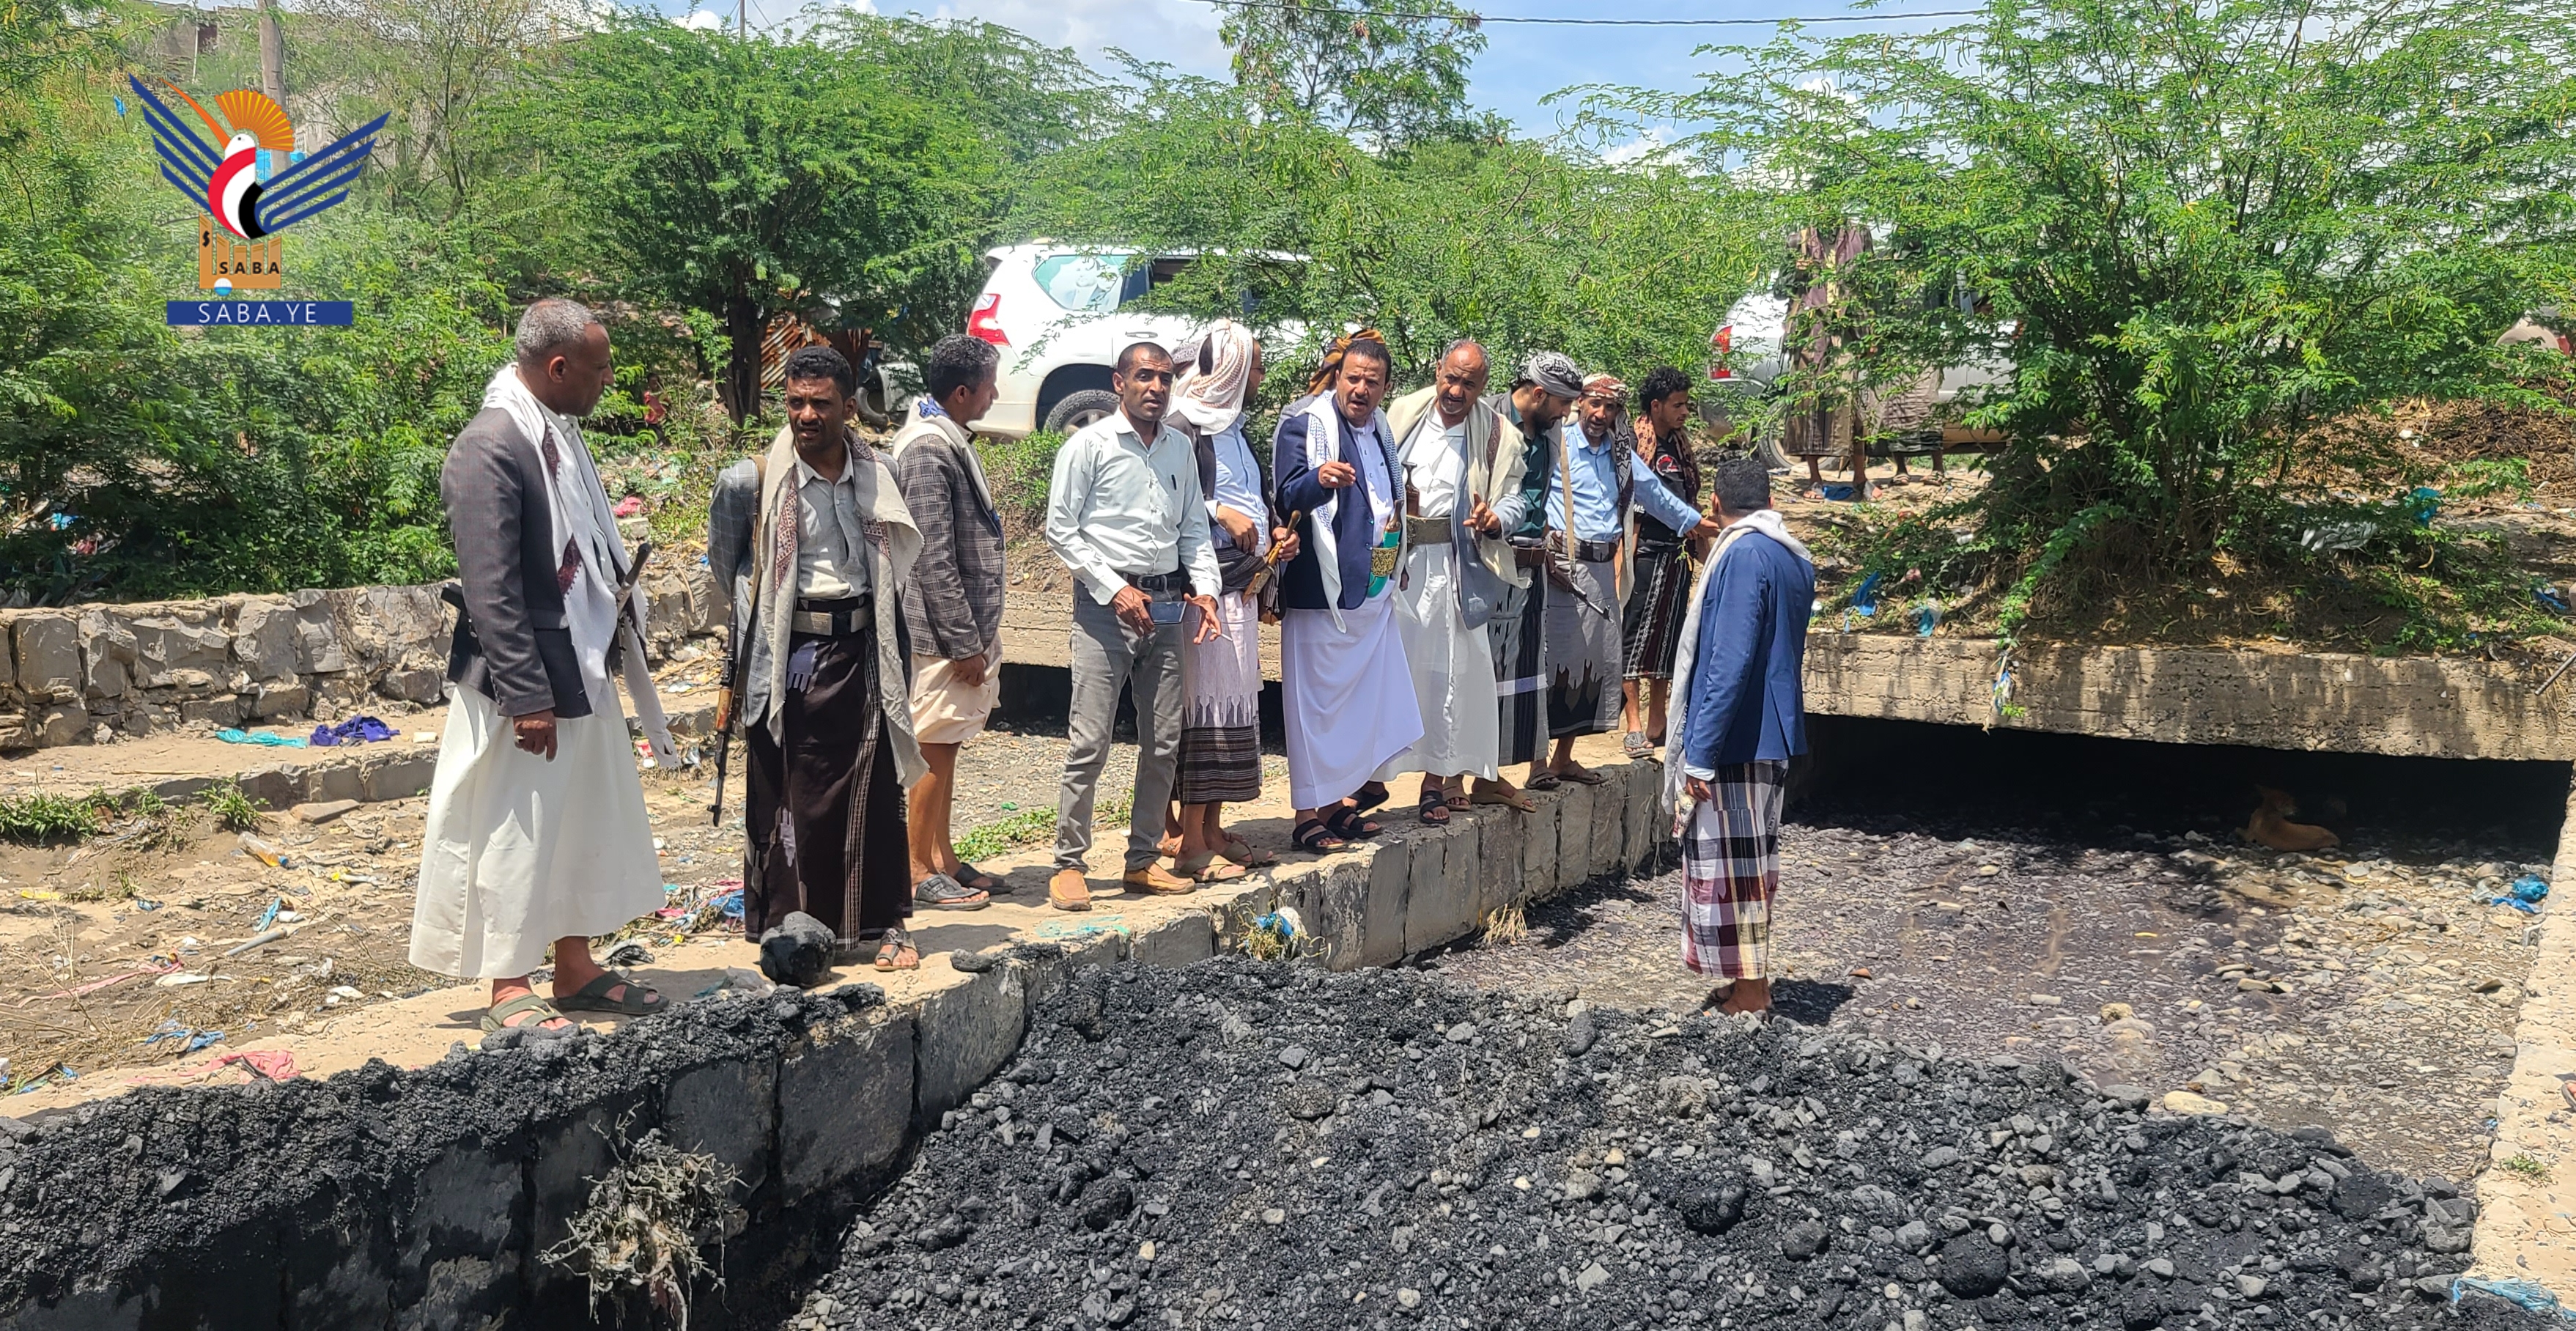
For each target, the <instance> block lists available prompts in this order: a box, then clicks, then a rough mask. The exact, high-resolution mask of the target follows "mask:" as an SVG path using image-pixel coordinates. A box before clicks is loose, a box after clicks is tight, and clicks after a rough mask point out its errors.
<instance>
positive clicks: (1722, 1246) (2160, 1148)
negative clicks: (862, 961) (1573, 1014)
mask: <svg viewBox="0 0 2576 1331" xmlns="http://www.w3.org/2000/svg"><path fill="white" fill-rule="evenodd" d="M1583 1015H1585V1016H1588V1017H1589V1018H1590V1025H1591V1027H1592V1037H1593V1038H1592V1040H1591V1042H1590V1044H1589V1046H1588V1047H1587V1048H1585V1049H1584V1050H1583V1051H1582V1052H1579V1053H1570V1052H1568V1049H1569V1042H1568V1040H1567V1038H1566V1037H1567V1032H1568V1027H1569V1025H1570V1024H1571V1019H1569V1018H1567V1017H1566V1016H1565V1015H1564V1007H1563V1004H1562V1000H1561V999H1558V1000H1548V999H1543V998H1540V997H1536V996H1534V995H1532V994H1529V993H1528V992H1527V991H1524V992H1521V993H1513V994H1498V993H1479V992H1475V991H1472V990H1468V989H1465V988H1463V987H1459V986H1455V985H1451V984H1448V983H1444V982H1440V981H1437V980H1431V979H1425V978H1423V977H1421V976H1419V975H1418V974H1411V973H1405V972H1388V971H1377V972H1361V973H1354V974H1345V975H1335V974H1329V973H1325V972H1321V971H1316V970H1312V969H1305V968H1292V967H1286V966H1278V965H1265V964H1261V963H1255V962H1249V961H1242V960H1237V959H1220V960H1217V961H1214V962H1210V963H1205V964H1202V965H1199V966H1195V967H1192V968H1190V969H1188V970H1186V971H1161V970H1150V969H1143V968H1134V967H1122V968H1117V969H1112V970H1099V969H1087V970H1085V971H1083V972H1081V973H1079V974H1078V975H1077V976H1076V977H1075V978H1074V979H1073V981H1072V982H1071V983H1070V984H1069V985H1068V986H1067V989H1066V991H1065V992H1063V993H1060V994H1058V995H1057V996H1056V997H1054V998H1052V999H1050V1000H1049V1005H1048V1006H1047V1007H1046V1008H1044V1009H1043V1010H1041V1011H1040V1013H1039V1014H1038V1015H1037V1016H1036V1017H1034V1018H1033V1019H1032V1021H1031V1023H1030V1028H1029V1033H1028V1035H1027V1037H1026V1040H1025V1042H1024V1043H1023V1045H1022V1048H1021V1051H1020V1054H1019V1057H1018V1058H1017V1060H1016V1061H1015V1062H1014V1063H1012V1064H1011V1065H1010V1066H1009V1067H1007V1068H1005V1069H1004V1070H1003V1071H1002V1072H1001V1073H1000V1074H999V1075H998V1076H997V1077H996V1078H995V1079H994V1080H993V1081H992V1082H990V1083H988V1085H987V1086H986V1088H985V1089H984V1090H983V1091H980V1092H978V1093H977V1094H976V1095H975V1096H974V1097H973V1100H972V1101H971V1104H970V1106H969V1107H968V1108H966V1109H962V1110H960V1111H959V1112H958V1113H956V1114H954V1115H952V1116H950V1118H949V1120H948V1125H947V1126H946V1127H945V1128H944V1129H943V1130H941V1131H939V1132H937V1133H935V1134H933V1135H932V1136H930V1137H929V1138H927V1139H925V1141H924V1142H923V1144H922V1146H921V1149H920V1152H919V1155H918V1156H917V1158H916V1160H915V1162H914V1164H913V1166H912V1167H911V1169H910V1170H909V1171H908V1172H907V1173H906V1174H905V1176H904V1177H903V1178H902V1179H901V1180H900V1181H899V1182H898V1183H897V1184H896V1186H895V1187H894V1188H893V1189H892V1190H891V1191H890V1192H889V1193H888V1194H887V1195H886V1196H884V1197H883V1198H881V1199H879V1200H878V1201H877V1202H876V1203H875V1204H874V1205H873V1206H872V1207H871V1208H869V1209H868V1210H867V1211H866V1212H865V1213H864V1214H863V1216H862V1219H861V1220H860V1221H859V1222H858V1223H857V1224H855V1225H854V1226H853V1227H852V1229H851V1230H850V1232H849V1234H848V1236H847V1238H846V1241H845V1244H844V1248H843V1252H842V1258H841V1263H840V1266H839V1269H838V1270H837V1271H836V1272H835V1273H834V1274H833V1275H832V1276H831V1277H830V1278H829V1279H828V1280H827V1281H826V1282H825V1283H824V1285H823V1287H822V1288H821V1289H820V1290H819V1291H817V1294H816V1296H815V1297H814V1299H813V1300H812V1301H811V1303H810V1304H809V1309H808V1313H807V1316H806V1324H807V1325H820V1326H831V1327H858V1326H866V1327H882V1326H908V1327H916V1328H943V1327H956V1328H966V1327H994V1326H1019V1327H1049V1328H1054V1327H1066V1328H1077V1329H1082V1331H1087V1329H1088V1328H1092V1327H1099V1326H1111V1327H1119V1326H1128V1325H1135V1326H1140V1327H1158V1328H1159V1327H1199V1326H1207V1327H1228V1328H1231V1327H1241V1328H1244V1329H1245V1331H1291V1329H1292V1328H1298V1329H1302V1328H1327V1327H1331V1328H1340V1327H1363V1326H1364V1327H1377V1326H1404V1325H1407V1324H1410V1323H1414V1322H1417V1321H1418V1322H1419V1324H1420V1325H1421V1326H1423V1327H1426V1328H1428V1327H1451V1326H1455V1327H1462V1328H1475V1327H1495V1326H1540V1325H1563V1326H1569V1327H1586V1328H1592V1327H1601V1328H1613V1327H1645V1326H1648V1325H1689V1326H1706V1327H1712V1328H1714V1327H1720V1326H1727V1327H1746V1328H1749V1327H1780V1328H1789V1327H1796V1328H1802V1329H1803V1328H1811V1327H1853V1328H1869V1329H1871V1331H1875V1328H1878V1327H1881V1326H1884V1325H1897V1326H1900V1327H1903V1328H1911V1329H1912V1331H1930V1329H1931V1328H1959V1327H1965V1326H1969V1325H1975V1326H1978V1327H1985V1328H2022V1327H2028V1328H2038V1327H2051V1328H2054V1327H2062V1326H2073V1325H2083V1326H2114V1327H2122V1328H2127V1329H2128V1331H2146V1328H2150V1327H2171V1328H2176V1329H2177V1331H2179V1328H2182V1327H2185V1326H2228V1327H2236V1326H2246V1327H2252V1326H2282V1327H2287V1326H2291V1325H2314V1326H2321V1327H2330V1328H2334V1327H2357V1326H2365V1325H2366V1326H2371V1327H2380V1326H2425V1325H2435V1324H2441V1325H2475V1326H2496V1327H2504V1326H2514V1327H2522V1326H2539V1325H2541V1324H2542V1323H2541V1322H2540V1321H2539V1319H2537V1318H2534V1317H2532V1316H2531V1315H2529V1314H2526V1313H2523V1312H2521V1311H2519V1310H2516V1309H2513V1308H2511V1307H2509V1306H2506V1305H2503V1304H2501V1303H2498V1302H2495V1301H2493V1300H2482V1299H2471V1300H2469V1301H2467V1302H2465V1303H2463V1304H2461V1305H2458V1306H2456V1307H2455V1306H2453V1305H2451V1304H2449V1303H2448V1302H2447V1301H2444V1300H2442V1299H2439V1298H2435V1297H2430V1296H2429V1292H2430V1291H2433V1290H2436V1289H2439V1290H2444V1291H2446V1290H2447V1288H2448V1280H2447V1277H2448V1275H2449V1273H2451V1272H2455V1271H2458V1270H2461V1269H2464V1268H2465V1266H2466V1264H2467V1259H2466V1257H2465V1255H2464V1254H2459V1253H2453V1252H2445V1251H2441V1250H2440V1248H2439V1247H2438V1246H2437V1244H2438V1243H2439V1241H2440V1236H2441V1235H2443V1234H2445V1233H2447V1232H2448V1231H2449V1230H2450V1229H2453V1228H2456V1227H2457V1226H2458V1224H2460V1223H2461V1217H2462V1216H2463V1215H2464V1214H2465V1212H2464V1210H2463V1204H2460V1203H2458V1201H2457V1197H2456V1193H2457V1189H2455V1188H2451V1187H2449V1185H2447V1184H2443V1183H2442V1182H2441V1181H2439V1180H2431V1181H2427V1182H2420V1183H2419V1182H2415V1181H2411V1180H2407V1179H2403V1178H2398V1177H2395V1176H2388V1175H2382V1174H2380V1173H2378V1172H2376V1171H2374V1170H2372V1169H2371V1168H2370V1167H2369V1166H2367V1165H2366V1164H2364V1163H2362V1162H2361V1161H2359V1160H2356V1159H2354V1158H2352V1157H2351V1156H2350V1155H2349V1154H2347V1153H2345V1152H2344V1151H2343V1150H2342V1149H2341V1148H2340V1147H2339V1146H2337V1145H2336V1144H2335V1143H2334V1141H2333V1139H2332V1138H2331V1137H2330V1136H2328V1135H2326V1134H2324V1133H2322V1132H2317V1131H2310V1132H2308V1133H2306V1134H2304V1135H2301V1136H2289V1135H2284V1134H2282V1133H2278V1132H2275V1131H2271V1130H2269V1129H2265V1128H2261V1127H2257V1126H2252V1125H2249V1124H2246V1123H2244V1122H2241V1121H2239V1120H2234V1119H2229V1118H2224V1117H2183V1116H2176V1115H2169V1114H2164V1113H2161V1112H2152V1111H2149V1110H2147V1109H2146V1107H2145V1104H2144V1101H2143V1100H2141V1099H2135V1098H2129V1097H2121V1098H2110V1097H2106V1096H2104V1095H2102V1094H2100V1093H2098V1092H2096V1091H2095V1090H2093V1089H2092V1087H2091V1086H2090V1085H2089V1084H2088V1083H2086V1082H2085V1081H2083V1080H2081V1079H2079V1078H2075V1077H2071V1076H2070V1075H2069V1071H2068V1069H2066V1068H2065V1067H2064V1066H2063V1065H2061V1064H2058V1063H2056V1062H2054V1061H2047V1062H2038V1061H2014V1060H2006V1061H1997V1062H1972V1061H1968V1060H1963V1059H1960V1058H1957V1057H1951V1056H1945V1055H1944V1054H1943V1053H1942V1052H1941V1051H1940V1050H1938V1049H1932V1048H1912V1047H1908V1046H1906V1045H1903V1044H1900V1043H1896V1042H1892V1041H1887V1040H1881V1039H1876V1038H1872V1037H1869V1036H1866V1035H1860V1034H1853V1033H1842V1032H1817V1031H1814V1030H1810V1029H1804V1028H1800V1027H1797V1026H1794V1025H1791V1024H1788V1023H1774V1024H1772V1025H1769V1026H1762V1027H1746V1026H1741V1025H1738V1024H1736V1023H1735V1022H1734V1021H1733V1020H1732V1019H1726V1018H1718V1017H1707V1016H1702V1017H1690V1018H1685V1019H1681V1020H1678V1021H1675V1020H1671V1019H1668V1018H1665V1017H1653V1018H1651V1019H1650V1018H1642V1017H1639V1016H1636V1015H1632V1014H1628V1013H1624V1012H1621V1011H1618V1010H1615V1009H1608V1008H1597V1009H1589V1010H1587V1011H1586V1012H1585V1013H1584V1014H1583ZM1461 1028H1472V1029H1473V1031H1474V1032H1475V1035H1474V1038H1472V1039H1467V1040H1460V1039H1457V1038H1455V1037H1454V1033H1455V1032H1456V1031H1458V1030H1460V1029H1461ZM1291 1050H1293V1051H1295V1058H1294V1061H1293V1062H1292V1061H1291V1059H1290V1058H1289V1057H1288V1055H1289V1052H1290V1051H1291ZM1900 1068H1902V1069H1906V1070H1907V1071H1906V1074H1905V1075H1903V1076H1900V1075H1898V1070H1899V1069H1900ZM1684 1082H1687V1083H1689V1084H1690V1085H1691V1086H1692V1087H1694V1088H1695V1092H1696V1093H1695V1095H1682V1094H1680V1086H1681V1083H1684ZM1693 1103H1695V1104H1696V1105H1697V1108H1696V1110H1695V1111H1687V1112H1675V1110H1674V1106H1675V1105H1677V1104H1693ZM1068 1120H1071V1121H1072V1122H1074V1123H1075V1124H1076V1125H1077V1128H1076V1131H1075V1132H1074V1133H1073V1134H1070V1135H1068V1134H1066V1133H1064V1132H1060V1131H1059V1132H1053V1133H1046V1132H1041V1133H1032V1132H1030V1131H1028V1128H1027V1125H1029V1124H1031V1123H1038V1124H1050V1125H1061V1124H1065V1123H1066V1122H1067V1121H1068ZM1945 1151H1946V1152H1948V1153H1949V1156H1948V1157H1947V1159H1946V1160H1945V1161H1944V1163H1943V1164H1942V1165H1941V1166H1939V1167H1931V1166H1930V1165H1929V1162H1930V1161H1931V1160H1932V1159H1934V1158H1936V1155H1937V1153H1939V1152H1945ZM933 1234H935V1235H937V1236H938V1239H937V1241H936V1242H933V1241H929V1240H928V1239H926V1238H925V1236H926V1235H933ZM814 1308H824V1309H828V1310H829V1311H827V1312H824V1313H822V1314H821V1315H820V1316H819V1317H818V1316H815V1315H814V1314H813V1312H812V1309H814Z"/></svg>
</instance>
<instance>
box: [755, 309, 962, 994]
mask: <svg viewBox="0 0 2576 1331" xmlns="http://www.w3.org/2000/svg"><path fill="white" fill-rule="evenodd" d="M784 379H785V384H786V387H785V399H784V403H785V406H786V409H787V424H786V426H785V427H783V428H781V429H780V430H779V432H778V436H777V438H776V439H775V440H773V441H772V442H771V444H770V446H769V452H768V453H767V455H766V456H764V457H762V458H760V459H758V460H756V461H755V460H752V459H745V460H743V461H741V462H738V463H735V464H734V465H733V466H731V467H729V468H727V469H726V470H725V472H724V474H723V475H722V476H720V477H718V478H717V480H716V493H715V499H714V502H713V504H712V505H711V506H710V510H709V513H708V538H707V566H708V569H709V571H710V572H711V573H713V575H714V580H715V585H716V587H717V588H718V589H719V590H720V591H721V592H722V593H724V594H726V595H727V596H729V597H730V598H731V601H732V613H733V616H734V622H735V626H736V631H737V632H739V633H741V634H742V639H741V641H742V642H743V644H744V648H743V652H742V656H743V666H742V670H743V677H742V681H741V683H740V685H739V687H738V688H737V690H736V697H737V698H738V699H739V700H740V714H741V717H742V728H743V748H744V750H745V754H746V756H747V757H748V758H749V760H750V762H749V770H748V772H747V773H746V793H747V796H748V798H746V799H745V800H744V801H743V804H744V809H743V814H744V823H745V826H746V828H747V830H748V833H749V842H750V844H749V847H748V850H747V854H746V858H745V863H744V866H743V867H744V872H743V893H742V902H743V928H744V931H745V932H746V934H748V935H749V936H750V937H753V938H758V937H759V936H760V935H761V934H762V933H763V932H765V931H766V930H767V929H768V928H769V927H770V926H772V925H775V924H777V923H779V922H780V921H781V920H783V919H784V918H785V917H786V916H787V915H788V914H789V913H790V912H796V911H801V912H803V913H804V914H806V915H809V916H811V917H813V918H814V919H815V920H816V921H818V922H820V923H821V924H822V925H824V926H825V927H827V928H829V929H831V930H832V932H833V934H834V935H835V936H836V937H837V938H838V939H839V940H840V942H841V945H842V948H843V950H844V951H845V952H847V953H851V954H855V953H857V952H860V951H862V950H864V949H865V947H866V945H867V944H869V943H871V942H872V943H874V945H875V947H874V951H875V957H876V968H877V969H878V970H881V971H882V970H911V969H915V968H917V967H919V966H920V965H921V954H920V952H919V951H918V950H917V949H916V948H915V947H914V946H913V942H912V938H911V936H910V935H909V934H908V933H907V932H906V931H905V929H904V927H903V926H904V921H905V919H906V918H908V917H909V916H910V915H911V914H912V904H913V877H912V856H911V849H910V846H909V844H908V838H907V837H906V835H905V829H904V791H905V790H906V789H908V788H909V787H910V786H912V784H913V783H914V782H916V781H918V780H920V779H921V776H922V773H923V772H924V771H925V770H926V767H925V764H924V762H923V760H922V756H921V748H920V746H919V744H918V743H916V742H915V740H914V738H913V726H912V704H911V697H910V694H909V692H908V688H909V685H908V676H907V673H906V667H907V666H908V665H909V658H910V655H911V644H910V642H909V635H908V633H907V632H906V630H905V626H904V613H903V591H904V588H905V587H906V586H907V584H908V582H909V580H910V578H911V576H912V565H913V560H914V559H915V558H917V557H918V556H919V554H920V552H921V532H920V529H919V528H918V527H917V526H916V525H915V524H914V522H913V518H912V510H911V509H910V508H909V507H907V506H906V505H905V503H904V499H903V492H902V490H901V489H900V488H898V487H897V485H896V483H895V478H894V471H893V469H892V468H891V467H890V466H889V465H888V462H887V460H886V458H885V456H884V455H883V454H882V453H880V452H878V451H877V450H876V449H875V448H872V447H870V446H869V445H868V443H867V441H865V440H863V439H861V438H859V437H858V435H857V434H855V433H853V432H852V431H851V429H850V419H851V417H852V415H853V414H855V412H856V409H857V399H856V396H855V393H856V390H857V386H858V374H857V372H856V371H855V370H853V369H851V367H850V363H849V361H847V360H846V359H844V358H843V357H842V356H841V353H839V352H837V351H834V350H833V349H831V348H830V347H827V346H809V347H802V348H799V349H798V350H796V351H795V352H793V353H792V354H790V355H789V356H788V357H787V365H786V369H785V374H784Z"/></svg>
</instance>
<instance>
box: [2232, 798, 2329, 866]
mask: <svg viewBox="0 0 2576 1331" xmlns="http://www.w3.org/2000/svg"><path fill="white" fill-rule="evenodd" d="M2254 793H2255V795H2256V796H2258V797H2259V798H2260V799H2261V800H2262V801H2263V802H2262V803H2261V804H2260V805H2259V806H2257V807H2256V808H2255V810H2254V816H2253V817H2251V818H2248V819H2246V820H2245V839H2246V840H2248V841H2251V842H2254V843H2255V844H2257V845H2262V846H2269V847H2271V848H2272V849H2274V850H2303V851H2316V850H2326V849H2330V848H2332V847H2335V846H2340V845H2342V844H2343V838H2341V837H2339V836H2336V835H2335V834H2334V833H2332V832H2329V831H2327V830H2326V829H2324V828H2322V827H2319V826H2317V825H2316V824H2314V823H2294V822H2291V821H2290V815H2291V814H2294V813H2297V812H2298V811H2299V804H2298V801H2296V800H2293V799H2291V798H2290V795H2289V792H2288V791H2283V790H2274V789H2273V788H2271V787H2270V786H2256V787H2255V788H2254Z"/></svg>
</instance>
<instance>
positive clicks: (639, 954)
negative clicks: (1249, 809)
mask: <svg viewBox="0 0 2576 1331" xmlns="http://www.w3.org/2000/svg"><path fill="white" fill-rule="evenodd" d="M652 960H653V952H652V949H650V948H647V947H646V946H644V945H643V944H642V943H640V942H637V941H636V940H634V939H632V938H630V939H628V940H626V941H625V942H623V943H620V944H618V945H617V946H615V947H613V948H610V949H609V950H608V960H607V961H606V963H605V964H607V965H610V966H644V965H649V964H651V963H652Z"/></svg>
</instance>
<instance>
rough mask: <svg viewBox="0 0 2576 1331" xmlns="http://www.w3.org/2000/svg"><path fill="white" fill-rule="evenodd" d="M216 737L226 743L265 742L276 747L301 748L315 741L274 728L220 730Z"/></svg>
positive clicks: (271, 746)
mask: <svg viewBox="0 0 2576 1331" xmlns="http://www.w3.org/2000/svg"><path fill="white" fill-rule="evenodd" d="M215 738H217V739H219V740H222V741H223V742H224V743H226V744H265V745H267V746H269V747H270V748H274V749H300V748H303V747H305V746H306V745H308V744H310V743H312V742H313V741H311V740H308V739H306V738H304V737H303V736H301V735H281V734H278V733H277V732H276V731H274V730H232V729H225V730H218V731H216V732H215Z"/></svg>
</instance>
